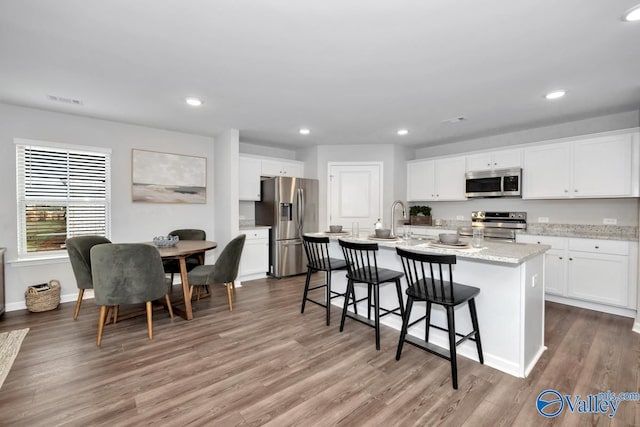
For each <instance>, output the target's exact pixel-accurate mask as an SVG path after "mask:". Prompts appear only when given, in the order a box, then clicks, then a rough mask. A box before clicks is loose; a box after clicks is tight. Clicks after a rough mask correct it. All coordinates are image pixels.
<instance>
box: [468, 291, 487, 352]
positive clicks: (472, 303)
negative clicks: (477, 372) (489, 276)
mask: <svg viewBox="0 0 640 427" xmlns="http://www.w3.org/2000/svg"><path fill="white" fill-rule="evenodd" d="M468 304H469V314H471V324H472V325H473V330H474V331H475V332H476V334H475V335H476V336H475V340H476V348H477V349H478V360H479V361H480V363H481V364H483V365H484V356H483V355H482V343H481V342H480V328H479V327H478V313H477V312H476V301H475V298H471V299H470V300H469V303H468Z"/></svg>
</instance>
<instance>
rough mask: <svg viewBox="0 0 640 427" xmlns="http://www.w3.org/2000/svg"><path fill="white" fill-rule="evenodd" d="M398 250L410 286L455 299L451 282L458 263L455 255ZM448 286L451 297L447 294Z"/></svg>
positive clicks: (444, 297)
mask: <svg viewBox="0 0 640 427" xmlns="http://www.w3.org/2000/svg"><path fill="white" fill-rule="evenodd" d="M396 252H397V253H398V255H399V256H400V259H401V260H402V268H403V269H404V276H405V277H406V278H407V285H408V286H415V287H421V288H422V290H423V291H424V292H425V294H428V295H433V296H437V297H440V298H442V299H449V298H450V299H451V300H453V286H450V285H449V284H451V283H453V269H452V266H453V265H454V264H455V263H456V256H455V255H433V254H424V253H416V252H411V251H407V250H405V249H401V248H396ZM443 266H444V271H443ZM425 267H426V269H425ZM434 267H435V275H434ZM447 270H448V271H447ZM427 273H428V274H427ZM447 273H448V274H447ZM447 276H448V277H447ZM447 288H448V289H449V298H447V295H445V290H446V289H447Z"/></svg>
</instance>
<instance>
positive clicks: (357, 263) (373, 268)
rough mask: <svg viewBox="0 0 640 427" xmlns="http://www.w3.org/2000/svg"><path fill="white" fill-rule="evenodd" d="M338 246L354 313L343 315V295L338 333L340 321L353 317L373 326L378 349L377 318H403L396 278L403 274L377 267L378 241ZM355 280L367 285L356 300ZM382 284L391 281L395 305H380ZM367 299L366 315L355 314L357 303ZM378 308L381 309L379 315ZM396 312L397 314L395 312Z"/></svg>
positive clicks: (347, 300) (341, 327) (344, 313)
mask: <svg viewBox="0 0 640 427" xmlns="http://www.w3.org/2000/svg"><path fill="white" fill-rule="evenodd" d="M338 242H339V243H340V246H341V247H342V253H343V255H344V259H345V261H346V263H347V290H346V292H347V294H348V295H353V298H352V302H351V304H353V307H354V312H355V315H349V316H347V309H348V308H349V304H350V303H349V299H347V298H345V300H344V307H343V309H342V321H341V322H340V332H342V330H343V329H344V321H345V318H346V317H349V318H351V319H354V320H357V321H358V322H361V323H364V324H365V325H369V326H372V327H374V328H375V330H376V350H380V317H383V316H386V315H388V314H395V315H398V316H401V317H402V318H404V305H403V304H402V289H401V287H400V278H401V277H402V276H403V273H402V272H400V271H395V270H389V269H386V268H378V259H377V255H376V254H377V252H378V244H377V243H356V242H346V241H344V240H338ZM355 283H366V284H367V296H366V297H365V298H361V299H359V300H356V298H355V290H354V284H355ZM384 283H395V284H396V292H397V293H398V303H399V304H400V305H399V306H398V307H396V308H394V309H387V308H384V307H380V285H382V284H384ZM372 288H373V297H374V298H373V302H372V301H371V291H372ZM363 300H367V317H366V318H365V317H364V316H359V315H358V312H357V311H356V306H357V303H358V302H360V301H363ZM371 308H373V309H374V314H375V317H374V320H373V323H372V321H371ZM380 311H382V312H383V314H382V315H380ZM398 311H399V313H398Z"/></svg>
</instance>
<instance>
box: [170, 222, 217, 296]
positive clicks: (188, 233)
mask: <svg viewBox="0 0 640 427" xmlns="http://www.w3.org/2000/svg"><path fill="white" fill-rule="evenodd" d="M169 235H170V236H178V238H179V239H180V240H207V233H206V232H205V231H204V230H198V229H195V228H185V229H180V230H173V231H172V232H171V233H169ZM185 261H186V263H187V271H191V270H193V269H194V268H195V267H196V266H198V265H202V264H204V252H198V253H197V254H193V255H189V256H188V257H187V258H185ZM162 263H163V265H164V271H165V273H171V283H173V275H174V274H176V273H177V274H180V262H179V261H178V260H177V259H168V260H164V261H162Z"/></svg>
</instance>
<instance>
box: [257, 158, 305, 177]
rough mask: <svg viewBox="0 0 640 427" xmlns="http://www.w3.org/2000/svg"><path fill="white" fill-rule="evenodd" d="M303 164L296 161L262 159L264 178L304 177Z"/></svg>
mask: <svg viewBox="0 0 640 427" xmlns="http://www.w3.org/2000/svg"><path fill="white" fill-rule="evenodd" d="M303 171H304V166H303V163H302V162H297V161H295V160H280V159H262V176H295V177H298V178H302V177H303V176H304V173H303Z"/></svg>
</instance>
